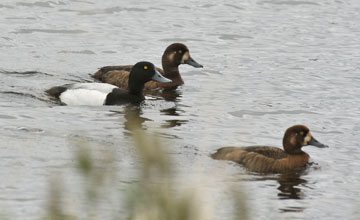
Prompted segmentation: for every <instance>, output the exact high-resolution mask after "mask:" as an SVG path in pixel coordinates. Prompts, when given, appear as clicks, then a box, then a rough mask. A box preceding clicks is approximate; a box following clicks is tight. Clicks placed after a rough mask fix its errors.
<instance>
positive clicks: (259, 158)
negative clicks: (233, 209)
mask: <svg viewBox="0 0 360 220" xmlns="http://www.w3.org/2000/svg"><path fill="white" fill-rule="evenodd" d="M306 145H312V146H316V147H319V148H324V147H328V146H327V145H324V144H322V143H320V142H318V141H317V140H316V139H315V138H314V137H312V135H311V132H310V130H309V129H308V128H307V127H306V126H304V125H295V126H292V127H290V128H288V129H287V130H286V132H285V135H284V138H283V147H284V150H282V149H280V148H277V147H267V146H250V147H224V148H220V149H218V150H217V152H216V153H214V154H212V155H211V157H212V158H214V159H217V160H231V161H234V162H237V163H240V164H242V165H243V166H244V167H245V168H247V169H249V170H251V171H255V172H260V173H284V172H288V171H291V170H294V169H296V168H299V167H303V166H305V165H306V164H307V162H308V161H309V155H308V154H307V153H305V152H304V151H302V150H301V148H302V147H303V146H306Z"/></svg>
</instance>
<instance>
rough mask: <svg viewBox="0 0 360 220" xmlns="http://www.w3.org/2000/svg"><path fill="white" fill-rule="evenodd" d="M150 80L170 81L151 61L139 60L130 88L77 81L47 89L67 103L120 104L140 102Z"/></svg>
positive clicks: (133, 70) (50, 93) (129, 81)
mask: <svg viewBox="0 0 360 220" xmlns="http://www.w3.org/2000/svg"><path fill="white" fill-rule="evenodd" d="M150 80H155V81H157V82H162V83H170V82H171V80H169V79H167V78H165V77H163V76H162V75H161V74H160V73H159V72H158V71H156V69H155V66H154V65H153V64H152V63H150V62H138V63H136V64H135V65H134V66H133V68H132V69H131V72H130V76H129V80H128V88H127V89H120V88H118V87H117V86H114V85H111V84H108V83H75V84H68V85H64V86H57V87H53V88H51V89H49V90H47V91H46V93H48V94H49V95H51V96H54V97H56V98H58V99H60V101H61V102H62V103H64V104H66V105H119V104H125V103H140V102H141V101H143V100H144V96H143V94H142V92H143V88H144V84H145V83H146V82H148V81H150Z"/></svg>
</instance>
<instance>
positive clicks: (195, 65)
mask: <svg viewBox="0 0 360 220" xmlns="http://www.w3.org/2000/svg"><path fill="white" fill-rule="evenodd" d="M185 63H186V64H188V65H190V66H193V67H195V68H203V65H201V64H199V63H198V62H196V61H195V60H194V59H193V58H192V57H190V56H189V59H187V60H186V61H185Z"/></svg>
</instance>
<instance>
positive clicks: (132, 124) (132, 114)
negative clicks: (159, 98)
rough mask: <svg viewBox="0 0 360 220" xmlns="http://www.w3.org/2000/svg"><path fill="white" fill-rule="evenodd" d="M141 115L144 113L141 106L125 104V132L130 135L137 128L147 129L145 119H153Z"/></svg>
mask: <svg viewBox="0 0 360 220" xmlns="http://www.w3.org/2000/svg"><path fill="white" fill-rule="evenodd" d="M140 115H142V110H141V107H140V106H137V105H127V106H125V109H124V118H125V122H124V129H125V134H126V135H130V134H131V131H133V130H137V129H142V130H146V128H145V127H144V125H143V123H144V122H145V121H151V119H148V118H144V117H141V116H140Z"/></svg>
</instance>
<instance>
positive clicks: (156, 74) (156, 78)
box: [151, 70, 172, 83]
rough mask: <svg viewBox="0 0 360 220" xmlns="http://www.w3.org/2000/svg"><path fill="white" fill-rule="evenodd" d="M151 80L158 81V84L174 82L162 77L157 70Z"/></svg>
mask: <svg viewBox="0 0 360 220" xmlns="http://www.w3.org/2000/svg"><path fill="white" fill-rule="evenodd" d="M151 79H152V80H154V81H156V82H163V83H169V82H172V81H171V80H170V79H168V78H166V77H164V76H163V75H161V74H160V73H159V72H158V71H157V70H155V74H154V76H153V77H152V78H151Z"/></svg>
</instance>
